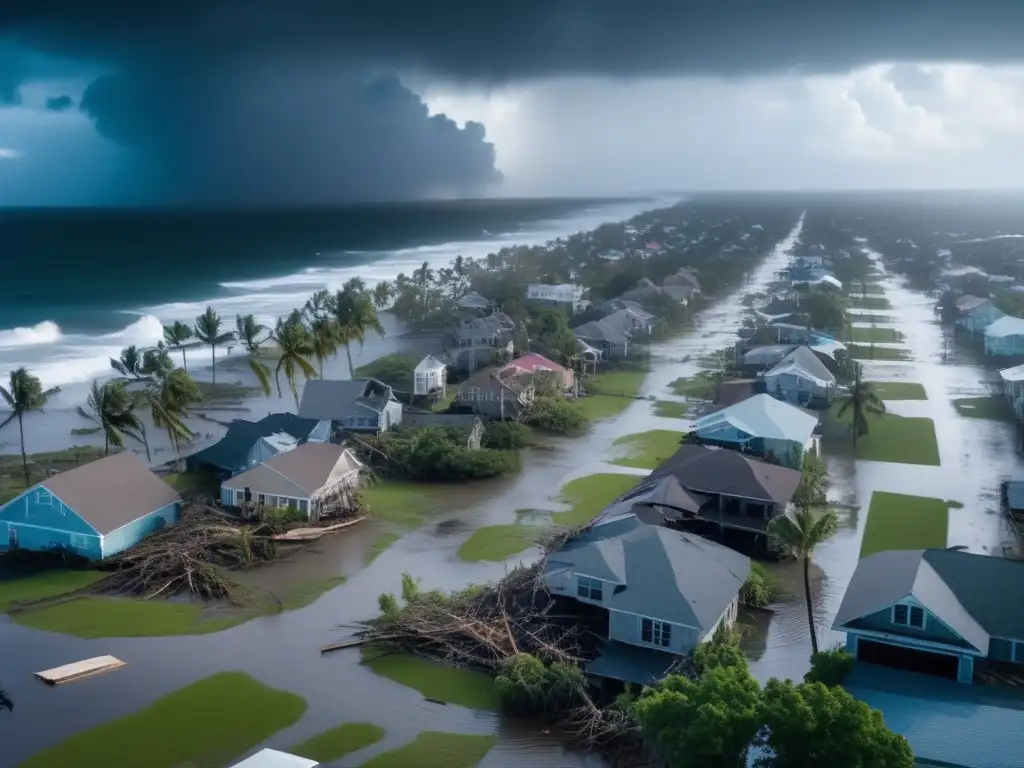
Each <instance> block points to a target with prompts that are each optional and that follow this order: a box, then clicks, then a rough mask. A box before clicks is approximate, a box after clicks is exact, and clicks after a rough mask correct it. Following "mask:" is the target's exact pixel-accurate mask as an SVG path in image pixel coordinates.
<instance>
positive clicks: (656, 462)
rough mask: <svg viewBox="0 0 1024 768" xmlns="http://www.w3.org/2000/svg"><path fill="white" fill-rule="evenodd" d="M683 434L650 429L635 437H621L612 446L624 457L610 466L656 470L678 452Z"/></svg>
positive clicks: (669, 430) (667, 430) (615, 460)
mask: <svg viewBox="0 0 1024 768" xmlns="http://www.w3.org/2000/svg"><path fill="white" fill-rule="evenodd" d="M684 434H685V433H684V432H678V431H675V430H671V429H652V430H650V431H649V432H640V433H637V434H635V435H623V436H622V437H619V438H617V439H616V440H615V442H614V443H613V445H617V446H619V447H620V448H621V449H622V450H623V452H624V455H623V456H622V457H620V458H618V459H613V460H612V464H618V465H619V466H622V467H636V468H638V469H657V468H658V467H660V466H661V465H662V464H663V463H664V462H665V460H666V459H668V458H670V457H671V456H672V454H674V453H675V452H676V451H678V450H679V441H680V440H681V439H682V437H683V435H684Z"/></svg>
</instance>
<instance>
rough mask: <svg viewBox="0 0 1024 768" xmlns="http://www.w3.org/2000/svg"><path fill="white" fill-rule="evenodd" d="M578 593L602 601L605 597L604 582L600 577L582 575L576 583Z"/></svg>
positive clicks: (595, 600) (588, 598) (589, 598)
mask: <svg viewBox="0 0 1024 768" xmlns="http://www.w3.org/2000/svg"><path fill="white" fill-rule="evenodd" d="M576 594H577V595H579V596H580V597H583V598H586V599H587V600H593V601H594V602H597V603H600V602H601V601H602V600H603V599H604V584H603V583H602V582H601V581H600V580H599V579H592V578H590V577H589V576H580V577H579V581H578V582H577V583H576Z"/></svg>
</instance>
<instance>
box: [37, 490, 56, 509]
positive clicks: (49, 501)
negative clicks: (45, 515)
mask: <svg viewBox="0 0 1024 768" xmlns="http://www.w3.org/2000/svg"><path fill="white" fill-rule="evenodd" d="M36 504H39V505H41V506H46V507H52V506H53V494H52V493H50V492H49V491H48V490H46V489H45V488H40V489H39V490H38V491H36Z"/></svg>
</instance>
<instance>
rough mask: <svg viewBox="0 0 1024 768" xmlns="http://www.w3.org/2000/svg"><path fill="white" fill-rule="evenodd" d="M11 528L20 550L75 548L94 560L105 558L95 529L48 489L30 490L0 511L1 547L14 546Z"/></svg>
mask: <svg viewBox="0 0 1024 768" xmlns="http://www.w3.org/2000/svg"><path fill="white" fill-rule="evenodd" d="M12 529H13V530H14V535H15V536H16V537H17V546H18V548H19V549H28V550H32V551H36V552H46V551H48V550H52V549H61V548H64V549H73V550H74V551H76V552H78V553H79V554H81V555H83V556H84V557H88V558H89V559H91V560H99V559H100V558H101V557H102V555H103V549H102V542H101V538H100V536H99V534H98V533H97V532H96V529H94V528H93V527H92V526H91V525H89V524H88V523H87V522H85V520H83V519H82V518H81V517H79V516H78V515H77V514H75V511H74V510H73V509H71V508H70V507H69V506H67V505H66V504H65V503H64V502H63V501H61V500H60V499H58V498H57V497H56V496H54V495H53V494H52V493H50V492H49V491H48V490H47V489H45V488H30V489H29V490H27V491H25V492H24V493H22V494H21V495H20V496H17V497H15V498H14V499H12V500H11V501H10V502H8V503H7V504H6V505H5V506H4V507H2V508H0V547H3V548H4V549H6V548H7V547H8V545H9V544H10V543H11V530H12Z"/></svg>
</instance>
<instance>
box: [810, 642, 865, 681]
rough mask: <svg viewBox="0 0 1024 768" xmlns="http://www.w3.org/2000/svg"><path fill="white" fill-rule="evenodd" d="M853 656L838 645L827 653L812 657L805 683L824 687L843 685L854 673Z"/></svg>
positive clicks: (819, 653) (822, 652)
mask: <svg viewBox="0 0 1024 768" xmlns="http://www.w3.org/2000/svg"><path fill="white" fill-rule="evenodd" d="M853 662H854V659H853V654H852V653H850V652H849V651H847V650H846V649H845V648H843V647H842V646H841V645H837V646H836V647H835V648H830V649H828V650H827V651H818V653H815V654H812V655H811V668H810V670H809V671H808V672H807V674H806V675H804V682H807V683H822V684H823V685H841V684H842V682H843V680H845V679H846V676H847V675H848V674H850V672H852V671H853Z"/></svg>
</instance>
